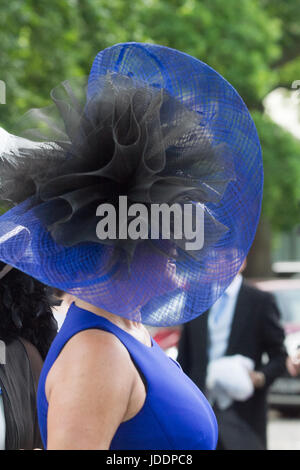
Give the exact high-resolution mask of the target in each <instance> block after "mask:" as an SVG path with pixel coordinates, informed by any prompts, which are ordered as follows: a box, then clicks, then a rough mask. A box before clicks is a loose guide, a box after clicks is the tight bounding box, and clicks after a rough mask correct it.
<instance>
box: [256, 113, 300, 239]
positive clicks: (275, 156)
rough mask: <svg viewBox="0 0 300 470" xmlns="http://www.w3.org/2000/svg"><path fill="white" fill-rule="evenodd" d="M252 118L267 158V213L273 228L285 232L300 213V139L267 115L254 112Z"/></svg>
mask: <svg viewBox="0 0 300 470" xmlns="http://www.w3.org/2000/svg"><path fill="white" fill-rule="evenodd" d="M252 117H253V119H254V122H255V125H256V127H257V129H258V132H259V136H260V141H261V145H262V148H263V155H264V197H263V214H264V216H265V217H267V219H268V220H269V221H270V222H271V224H272V228H273V229H275V230H280V231H285V230H288V229H289V228H290V227H291V226H292V225H294V224H295V222H296V220H295V217H296V215H297V214H299V213H300V164H299V161H300V140H298V139H294V138H291V134H290V133H289V132H287V131H285V130H284V129H282V128H281V127H279V126H277V124H275V123H274V122H273V121H272V120H271V119H270V118H269V117H268V116H266V115H265V114H261V113H260V112H258V111H254V112H253V113H252ZM265 195H266V197H265Z"/></svg>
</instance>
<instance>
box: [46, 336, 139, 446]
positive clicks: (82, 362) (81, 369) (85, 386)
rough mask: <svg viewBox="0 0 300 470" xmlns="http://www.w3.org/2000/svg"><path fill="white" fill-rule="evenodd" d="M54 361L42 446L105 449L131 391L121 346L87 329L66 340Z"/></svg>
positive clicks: (128, 364)
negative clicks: (46, 431)
mask: <svg viewBox="0 0 300 470" xmlns="http://www.w3.org/2000/svg"><path fill="white" fill-rule="evenodd" d="M99 336H101V337H100V338H99ZM99 339H100V340H99ZM57 361H59V362H58V363H57V367H56V370H55V372H54V374H53V375H52V378H51V386H50V387H49V393H48V403H49V408H48V442H47V449H49V450H50V449H108V448H109V446H110V443H111V440H112V438H113V436H114V434H115V432H116V430H117V428H118V426H119V425H120V423H121V422H122V421H123V420H124V416H125V414H126V411H127V408H128V405H129V401H130V396H131V393H132V387H133V373H132V370H133V369H132V365H131V361H130V357H129V354H128V352H127V350H126V349H125V348H124V346H123V345H122V344H121V343H120V342H119V341H118V340H117V339H116V338H115V337H114V336H113V335H110V334H107V333H105V332H102V331H95V330H90V331H86V332H81V333H80V334H79V335H76V336H75V337H74V338H72V340H71V341H70V344H67V345H66V346H65V348H64V350H63V354H61V355H60V356H59V358H58V360H57ZM50 372H51V371H50Z"/></svg>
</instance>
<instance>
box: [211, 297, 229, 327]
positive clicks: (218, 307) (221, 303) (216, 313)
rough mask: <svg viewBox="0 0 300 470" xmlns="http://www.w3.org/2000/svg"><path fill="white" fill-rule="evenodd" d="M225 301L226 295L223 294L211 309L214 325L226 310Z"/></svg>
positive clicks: (226, 299)
mask: <svg viewBox="0 0 300 470" xmlns="http://www.w3.org/2000/svg"><path fill="white" fill-rule="evenodd" d="M227 301H228V294H226V292H224V293H223V295H222V296H221V297H220V298H219V299H218V300H217V303H216V304H215V306H214V307H213V312H212V313H213V321H214V323H217V322H218V321H219V320H220V318H221V316H222V313H223V312H224V311H225V309H226V305H227Z"/></svg>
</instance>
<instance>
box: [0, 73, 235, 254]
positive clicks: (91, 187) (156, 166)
mask: <svg viewBox="0 0 300 470" xmlns="http://www.w3.org/2000/svg"><path fill="white" fill-rule="evenodd" d="M96 88H97V93H95V94H94V95H93V96H91V97H89V99H88V100H86V94H85V91H86V88H85V87H83V88H82V90H84V95H83V96H81V95H80V92H78V87H72V86H71V84H70V82H68V81H66V82H63V83H62V85H60V86H59V87H57V88H55V89H54V90H53V91H52V93H51V97H52V99H53V101H54V103H55V106H56V108H53V107H52V108H46V109H45V110H31V111H30V112H29V113H27V115H25V118H24V119H23V124H24V125H25V126H26V128H27V129H28V127H32V128H31V130H30V131H28V130H27V132H26V134H25V137H27V138H30V139H31V140H32V145H31V146H30V145H26V147H24V146H23V147H19V148H17V149H14V150H13V151H10V152H6V153H5V155H3V154H2V156H1V159H2V164H1V175H0V198H1V199H6V200H9V201H11V202H13V203H14V204H18V203H20V202H21V201H23V200H25V199H27V198H28V197H30V196H35V198H34V201H35V202H34V204H35V205H36V207H37V211H39V207H42V208H43V209H42V210H41V211H40V213H39V212H38V213H39V217H40V218H41V220H42V221H43V223H44V224H45V225H46V227H47V229H48V230H49V231H50V232H51V235H52V237H53V239H54V240H55V241H56V242H57V243H59V244H62V245H64V246H73V245H76V244H78V243H81V242H90V241H92V242H97V243H108V244H112V245H114V246H116V247H119V248H122V249H123V250H125V252H126V253H127V255H128V256H129V258H132V256H133V254H134V250H135V248H136V245H137V243H139V241H140V240H130V239H127V240H122V239H118V238H117V239H116V240H105V241H103V240H100V239H99V238H98V237H97V234H96V225H97V223H98V222H99V217H97V216H96V209H97V207H98V206H99V204H101V203H105V202H109V203H110V204H113V205H114V206H115V208H116V212H117V214H118V198H119V196H120V195H126V196H127V197H128V207H130V205H131V204H133V203H137V202H138V203H143V204H145V205H146V206H147V207H148V208H149V213H150V205H151V204H152V203H158V204H161V203H167V204H173V203H179V204H181V205H182V204H184V203H187V202H193V203H194V204H195V203H202V204H204V205H205V207H206V204H207V203H215V204H217V203H218V202H219V201H220V199H221V198H222V196H223V193H224V191H225V189H226V186H227V184H228V182H229V181H230V180H232V179H233V178H234V170H233V167H232V165H230V156H229V155H228V152H226V149H225V150H224V148H223V147H222V148H220V146H214V145H213V143H212V138H211V135H210V132H209V129H208V128H207V126H204V125H203V123H202V122H201V115H200V114H198V113H196V112H193V111H190V110H188V109H187V108H186V107H185V106H184V105H183V104H182V103H180V102H179V101H178V100H176V99H175V98H173V97H172V96H170V95H169V94H168V93H167V92H166V91H165V90H164V89H162V88H159V87H152V86H148V85H146V84H144V83H141V82H136V81H134V80H133V79H131V78H129V77H124V76H122V75H118V74H112V73H107V75H105V76H103V77H101V78H99V83H98V84H97V87H96ZM57 111H58V115H57V114H56V112H57ZM32 122H33V124H31V123H32ZM225 156H226V165H225ZM44 202H48V204H46V205H45V204H42V203H44ZM41 204H42V206H41ZM117 220H118V216H117ZM127 222H128V221H124V223H127ZM205 223H206V224H208V225H209V227H210V229H209V230H208V234H209V236H208V238H207V237H206V239H205V244H206V245H208V244H211V243H215V242H216V240H217V239H218V238H219V237H220V236H221V235H222V234H223V233H224V232H225V231H226V230H227V229H226V227H225V226H224V225H222V224H220V223H219V222H218V221H217V220H215V219H214V218H213V217H212V216H211V214H210V211H209V210H208V209H207V208H206V211H205ZM149 229H150V220H149ZM159 230H160V232H161V227H159ZM117 233H118V230H117ZM171 239H172V241H173V242H174V243H175V245H176V246H177V247H179V248H180V249H184V243H185V241H186V240H184V239H183V240H176V239H174V233H172V230H171ZM179 251H180V250H179ZM188 254H189V255H192V256H195V253H193V252H188Z"/></svg>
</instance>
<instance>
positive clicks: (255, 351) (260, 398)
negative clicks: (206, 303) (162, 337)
mask: <svg viewBox="0 0 300 470" xmlns="http://www.w3.org/2000/svg"><path fill="white" fill-rule="evenodd" d="M208 313H209V312H208V311H207V312H205V313H204V314H202V315H200V316H199V317H198V318H196V319H194V320H192V321H191V322H189V323H186V324H185V325H184V326H183V329H182V334H181V338H180V341H179V350H178V358H177V360H178V362H179V363H180V364H181V366H182V368H183V370H184V372H185V373H186V374H187V375H188V376H189V377H190V378H191V379H192V380H193V381H194V382H195V383H196V385H198V387H199V388H200V389H201V390H202V391H203V392H204V393H205V379H206V370H207V364H208V326H207V323H208V322H207V319H208ZM264 353H267V355H268V357H269V361H268V363H267V364H265V363H263V361H262V357H263V354H264ZM234 354H242V355H244V356H247V357H249V358H251V359H253V361H254V363H255V370H257V371H262V372H263V373H264V374H265V377H266V384H265V386H264V387H263V388H262V389H256V390H255V392H254V394H253V395H252V397H251V398H250V399H248V400H247V401H244V402H237V401H235V402H234V403H233V405H232V406H231V410H230V413H233V414H234V416H235V418H237V419H240V420H241V424H242V422H243V423H245V425H248V427H249V431H250V429H251V431H254V433H255V435H256V436H257V437H258V438H259V441H260V442H261V448H265V447H266V424H267V400H266V392H267V388H268V387H269V386H270V384H271V383H272V382H273V381H274V380H275V378H276V377H278V376H279V375H281V374H282V373H283V372H284V370H285V360H286V351H285V347H284V331H283V329H282V327H281V325H280V323H279V311H278V308H277V306H276V303H275V300H274V297H273V296H272V295H271V294H269V293H266V292H263V291H260V290H258V289H256V288H254V287H252V286H250V285H248V284H247V283H246V282H245V281H243V283H242V286H241V288H240V291H239V294H238V298H237V302H236V307H235V311H234V315H233V320H232V326H231V332H230V336H229V340H228V345H227V350H226V353H225V355H226V356H231V355H234ZM217 415H218V416H217V417H218V418H219V420H220V419H222V417H221V413H217ZM231 418H232V417H230V420H231ZM235 418H234V419H235ZM224 419H225V414H224ZM219 424H220V423H219ZM235 428H237V427H236V426H235V427H233V429H235ZM224 429H225V427H224V426H223V423H221V425H220V426H219V436H220V440H221V441H223V442H224V441H225V440H226V438H227V437H228V436H225V439H222V433H224ZM237 434H239V436H238V435H237ZM240 435H241V433H238V431H237V433H236V436H234V432H233V435H232V436H231V438H232V439H231V440H230V444H227V445H230V446H231V448H237V446H241V445H243V444H242V443H241V442H240V437H241V436H240ZM238 438H239V439H238ZM237 439H238V440H239V444H237ZM247 445H249V443H248V444H247V438H246V436H245V443H244V448H247ZM227 448H229V447H227Z"/></svg>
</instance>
